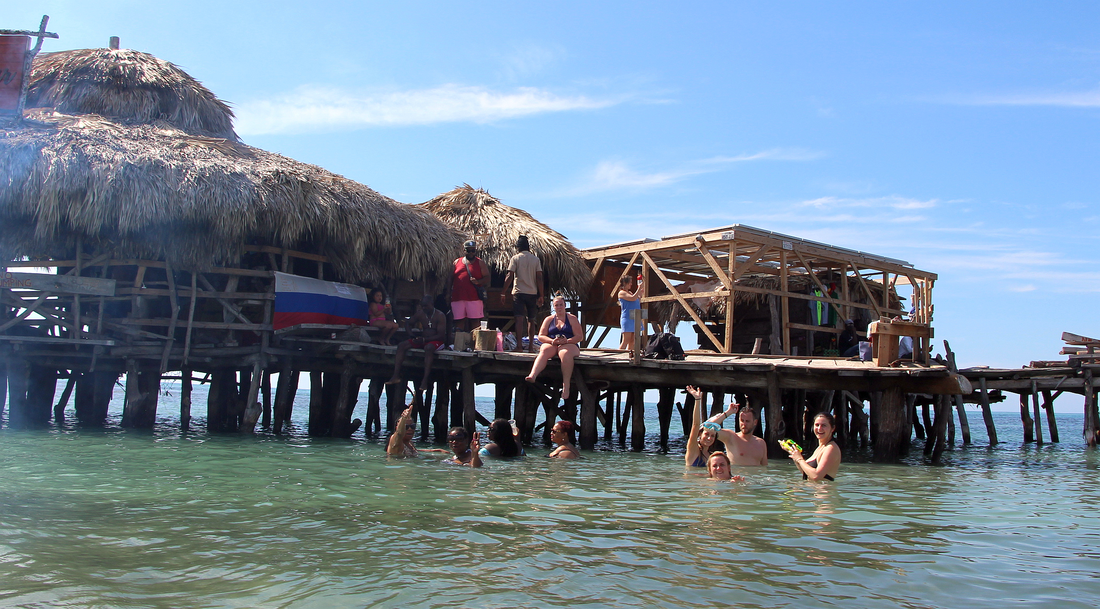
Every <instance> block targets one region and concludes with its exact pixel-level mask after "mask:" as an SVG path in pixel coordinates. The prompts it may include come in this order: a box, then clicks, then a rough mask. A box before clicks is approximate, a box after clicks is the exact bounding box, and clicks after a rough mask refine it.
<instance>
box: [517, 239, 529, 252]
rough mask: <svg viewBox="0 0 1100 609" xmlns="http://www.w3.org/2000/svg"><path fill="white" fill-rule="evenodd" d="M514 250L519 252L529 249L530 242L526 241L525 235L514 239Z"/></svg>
mask: <svg viewBox="0 0 1100 609" xmlns="http://www.w3.org/2000/svg"><path fill="white" fill-rule="evenodd" d="M516 249H517V250H519V251H521V252H525V251H527V250H529V249H531V242H529V241H528V240H527V235H520V236H519V237H517V238H516Z"/></svg>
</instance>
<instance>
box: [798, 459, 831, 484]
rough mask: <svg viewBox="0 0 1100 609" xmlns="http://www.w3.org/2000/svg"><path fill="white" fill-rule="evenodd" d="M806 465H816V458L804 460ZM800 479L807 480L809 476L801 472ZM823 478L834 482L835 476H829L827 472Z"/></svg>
mask: <svg viewBox="0 0 1100 609" xmlns="http://www.w3.org/2000/svg"><path fill="white" fill-rule="evenodd" d="M806 465H809V466H810V467H817V459H813V460H811V461H807V462H806ZM802 479H803V480H809V479H810V477H809V476H807V475H806V474H802ZM825 479H826V480H828V481H829V482H836V478H833V477H832V476H830V475H829V474H825Z"/></svg>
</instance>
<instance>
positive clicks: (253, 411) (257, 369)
mask: <svg viewBox="0 0 1100 609" xmlns="http://www.w3.org/2000/svg"><path fill="white" fill-rule="evenodd" d="M262 379H263V368H262V366H261V362H260V360H256V362H255V363H254V364H252V374H251V375H250V376H249V377H248V392H247V393H246V394H245V396H246V397H245V400H244V412H243V413H241V425H240V428H239V429H240V431H243V432H245V433H255V432H256V422H257V421H259V420H260V414H261V413H262V412H263V407H262V406H261V405H260V403H259V401H257V398H259V397H260V383H261V382H262Z"/></svg>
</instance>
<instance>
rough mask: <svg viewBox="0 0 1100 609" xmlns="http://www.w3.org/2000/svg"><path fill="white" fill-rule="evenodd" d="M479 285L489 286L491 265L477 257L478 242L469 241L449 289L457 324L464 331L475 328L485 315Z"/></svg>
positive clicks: (455, 266)
mask: <svg viewBox="0 0 1100 609" xmlns="http://www.w3.org/2000/svg"><path fill="white" fill-rule="evenodd" d="M479 287H486V288H487V287H489V267H488V266H487V265H486V264H485V261H484V260H482V259H481V258H478V257H477V244H476V243H474V242H473V241H467V242H466V255H465V256H463V257H461V258H458V259H456V260H455V262H454V269H453V271H452V273H451V289H450V290H448V293H449V294H450V295H451V313H454V316H455V325H456V326H460V327H461V329H462V331H463V332H469V331H470V330H473V327H474V322H475V321H477V320H479V319H481V318H483V317H485V303H484V302H482V300H481V298H479V297H478V295H477V289H478V288H479ZM459 322H462V323H461V324H459Z"/></svg>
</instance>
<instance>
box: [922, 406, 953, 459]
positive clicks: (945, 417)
mask: <svg viewBox="0 0 1100 609" xmlns="http://www.w3.org/2000/svg"><path fill="white" fill-rule="evenodd" d="M950 400H951V398H950V397H948V396H946V395H937V396H936V397H935V404H936V419H935V422H934V423H933V424H932V430H933V433H932V434H930V436H929V437H930V438H931V439H933V440H934V444H933V446H932V450H931V451H929V450H928V449H927V448H925V451H924V452H925V455H928V454H929V453H931V456H932V463H933V464H934V465H939V464H940V458H941V456H942V455H943V450H944V448H946V447H947V440H946V437H945V436H946V433H945V432H946V427H947V423H948V421H949V420H950V419H951V401H950Z"/></svg>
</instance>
